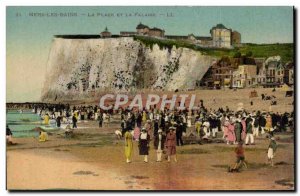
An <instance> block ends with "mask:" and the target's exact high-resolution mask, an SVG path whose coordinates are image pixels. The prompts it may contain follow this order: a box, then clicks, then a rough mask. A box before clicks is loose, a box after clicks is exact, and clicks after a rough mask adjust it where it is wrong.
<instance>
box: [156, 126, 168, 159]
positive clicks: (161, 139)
mask: <svg viewBox="0 0 300 196" xmlns="http://www.w3.org/2000/svg"><path fill="white" fill-rule="evenodd" d="M157 133H158V134H157V135H155V138H154V148H155V149H156V155H157V160H156V161H157V162H161V155H162V152H163V150H164V143H165V141H166V136H165V135H164V134H163V132H162V130H161V129H159V130H158V132H157Z"/></svg>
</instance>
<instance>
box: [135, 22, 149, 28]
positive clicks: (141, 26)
mask: <svg viewBox="0 0 300 196" xmlns="http://www.w3.org/2000/svg"><path fill="white" fill-rule="evenodd" d="M144 28H149V27H148V26H147V25H144V24H142V23H140V24H138V25H137V26H136V29H144Z"/></svg>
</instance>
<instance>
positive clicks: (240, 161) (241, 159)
mask: <svg viewBox="0 0 300 196" xmlns="http://www.w3.org/2000/svg"><path fill="white" fill-rule="evenodd" d="M234 151H235V153H236V158H237V160H236V163H235V165H234V167H233V168H232V169H233V170H237V169H238V168H240V167H241V166H245V168H247V164H246V162H245V155H244V148H243V142H239V144H238V146H237V147H236V148H235V150H234Z"/></svg>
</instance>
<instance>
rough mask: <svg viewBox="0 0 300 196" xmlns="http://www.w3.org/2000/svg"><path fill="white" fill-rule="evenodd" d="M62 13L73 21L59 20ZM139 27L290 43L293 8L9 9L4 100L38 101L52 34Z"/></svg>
mask: <svg viewBox="0 0 300 196" xmlns="http://www.w3.org/2000/svg"><path fill="white" fill-rule="evenodd" d="M66 13H73V16H69V17H66V16H61V14H66ZM74 13H75V14H77V15H76V16H74ZM33 14H35V16H33ZM41 14H44V15H42V16H41ZM46 14H48V16H46ZM51 14H52V15H51ZM129 14H131V15H129ZM140 22H142V23H143V24H146V25H148V26H150V27H158V28H161V29H164V30H165V34H168V35H187V34H190V33H193V34H194V35H196V36H210V34H209V30H210V29H211V28H212V27H213V26H215V25H216V24H218V23H222V24H224V25H225V26H226V27H227V28H231V29H233V30H236V31H238V32H240V33H241V37H242V42H243V43H293V7H192V6H189V7H138V6H136V7H88V6H85V7H75V6H71V7H50V6H49V7H38V6H33V7H30V6H27V7H9V6H8V7H7V9H6V90H7V91H6V96H7V97H6V101H7V102H25V101H39V99H40V96H41V90H42V87H43V84H44V82H45V81H46V80H47V78H46V77H45V73H46V68H47V66H46V65H47V59H48V54H49V51H50V49H51V41H52V39H53V35H56V34H99V33H100V32H101V31H103V30H104V29H105V27H106V26H107V27H108V29H109V31H111V32H112V33H113V34H119V32H120V31H135V28H136V26H137V24H138V23H140Z"/></svg>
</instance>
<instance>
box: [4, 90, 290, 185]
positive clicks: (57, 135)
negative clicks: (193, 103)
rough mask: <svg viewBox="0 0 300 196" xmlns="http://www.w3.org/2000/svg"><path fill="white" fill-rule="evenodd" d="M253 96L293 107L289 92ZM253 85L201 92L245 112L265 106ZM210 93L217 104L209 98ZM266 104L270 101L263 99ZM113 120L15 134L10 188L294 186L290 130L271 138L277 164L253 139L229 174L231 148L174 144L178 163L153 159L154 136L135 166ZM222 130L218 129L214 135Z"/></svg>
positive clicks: (262, 139) (262, 144)
mask: <svg viewBox="0 0 300 196" xmlns="http://www.w3.org/2000/svg"><path fill="white" fill-rule="evenodd" d="M256 90H257V91H258V94H259V95H260V94H261V93H267V94H268V95H275V96H276V97H277V98H276V100H277V104H278V105H276V106H273V107H272V110H273V112H285V111H287V112H291V111H293V105H292V101H293V97H288V98H285V96H284V95H285V92H282V91H276V92H273V93H272V92H271V89H256ZM249 93H250V89H247V90H238V91H232V92H231V93H229V94H228V93H226V92H222V90H221V91H201V92H197V94H199V95H201V99H203V100H204V105H206V107H208V108H210V107H209V106H208V105H211V107H212V108H218V107H221V106H222V105H223V107H225V106H226V105H228V106H229V108H234V107H236V105H237V103H239V102H243V103H244V107H245V108H246V109H247V110H250V111H252V110H255V109H258V108H259V109H261V110H266V111H268V109H269V104H266V103H267V102H268V101H262V100H261V98H260V97H257V98H252V99H251V100H253V102H254V104H255V105H254V106H250V100H249ZM212 97H215V101H216V103H215V104H213V103H212ZM268 103H269V102H268ZM116 129H120V125H119V123H118V122H112V123H111V124H110V126H109V127H102V128H98V124H97V121H88V122H80V123H78V129H76V130H75V131H74V138H70V139H66V138H65V137H64V134H63V131H58V132H54V133H52V134H51V135H49V141H46V142H38V140H37V138H14V142H16V143H17V144H16V145H11V146H7V157H6V158H7V165H6V166H7V189H8V190H294V178H295V176H294V135H293V133H290V132H287V133H280V134H277V135H276V139H277V144H278V151H277V153H276V157H275V160H274V164H275V166H274V167H271V166H269V165H268V164H267V148H268V144H269V140H268V139H266V138H265V136H260V137H258V138H256V142H255V143H256V145H250V146H245V156H246V161H247V162H248V168H247V169H246V168H244V169H242V171H241V172H239V173H228V172H227V168H228V166H230V165H232V164H234V163H235V161H236V158H235V153H234V147H235V146H234V145H226V144H225V143H217V142H212V143H208V144H203V145H199V144H187V145H184V146H180V147H178V148H177V153H178V162H177V163H175V162H174V161H173V162H171V163H168V162H167V161H166V160H164V161H163V162H161V163H158V162H156V161H155V160H156V153H155V150H154V149H153V141H151V147H150V157H149V163H144V162H143V158H142V157H141V156H139V155H138V147H137V143H134V153H133V160H132V163H129V164H128V163H126V162H125V155H124V141H123V140H117V139H116V137H115V135H114V131H115V130H116ZM222 135H223V133H222V132H218V139H220V138H221V137H222Z"/></svg>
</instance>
